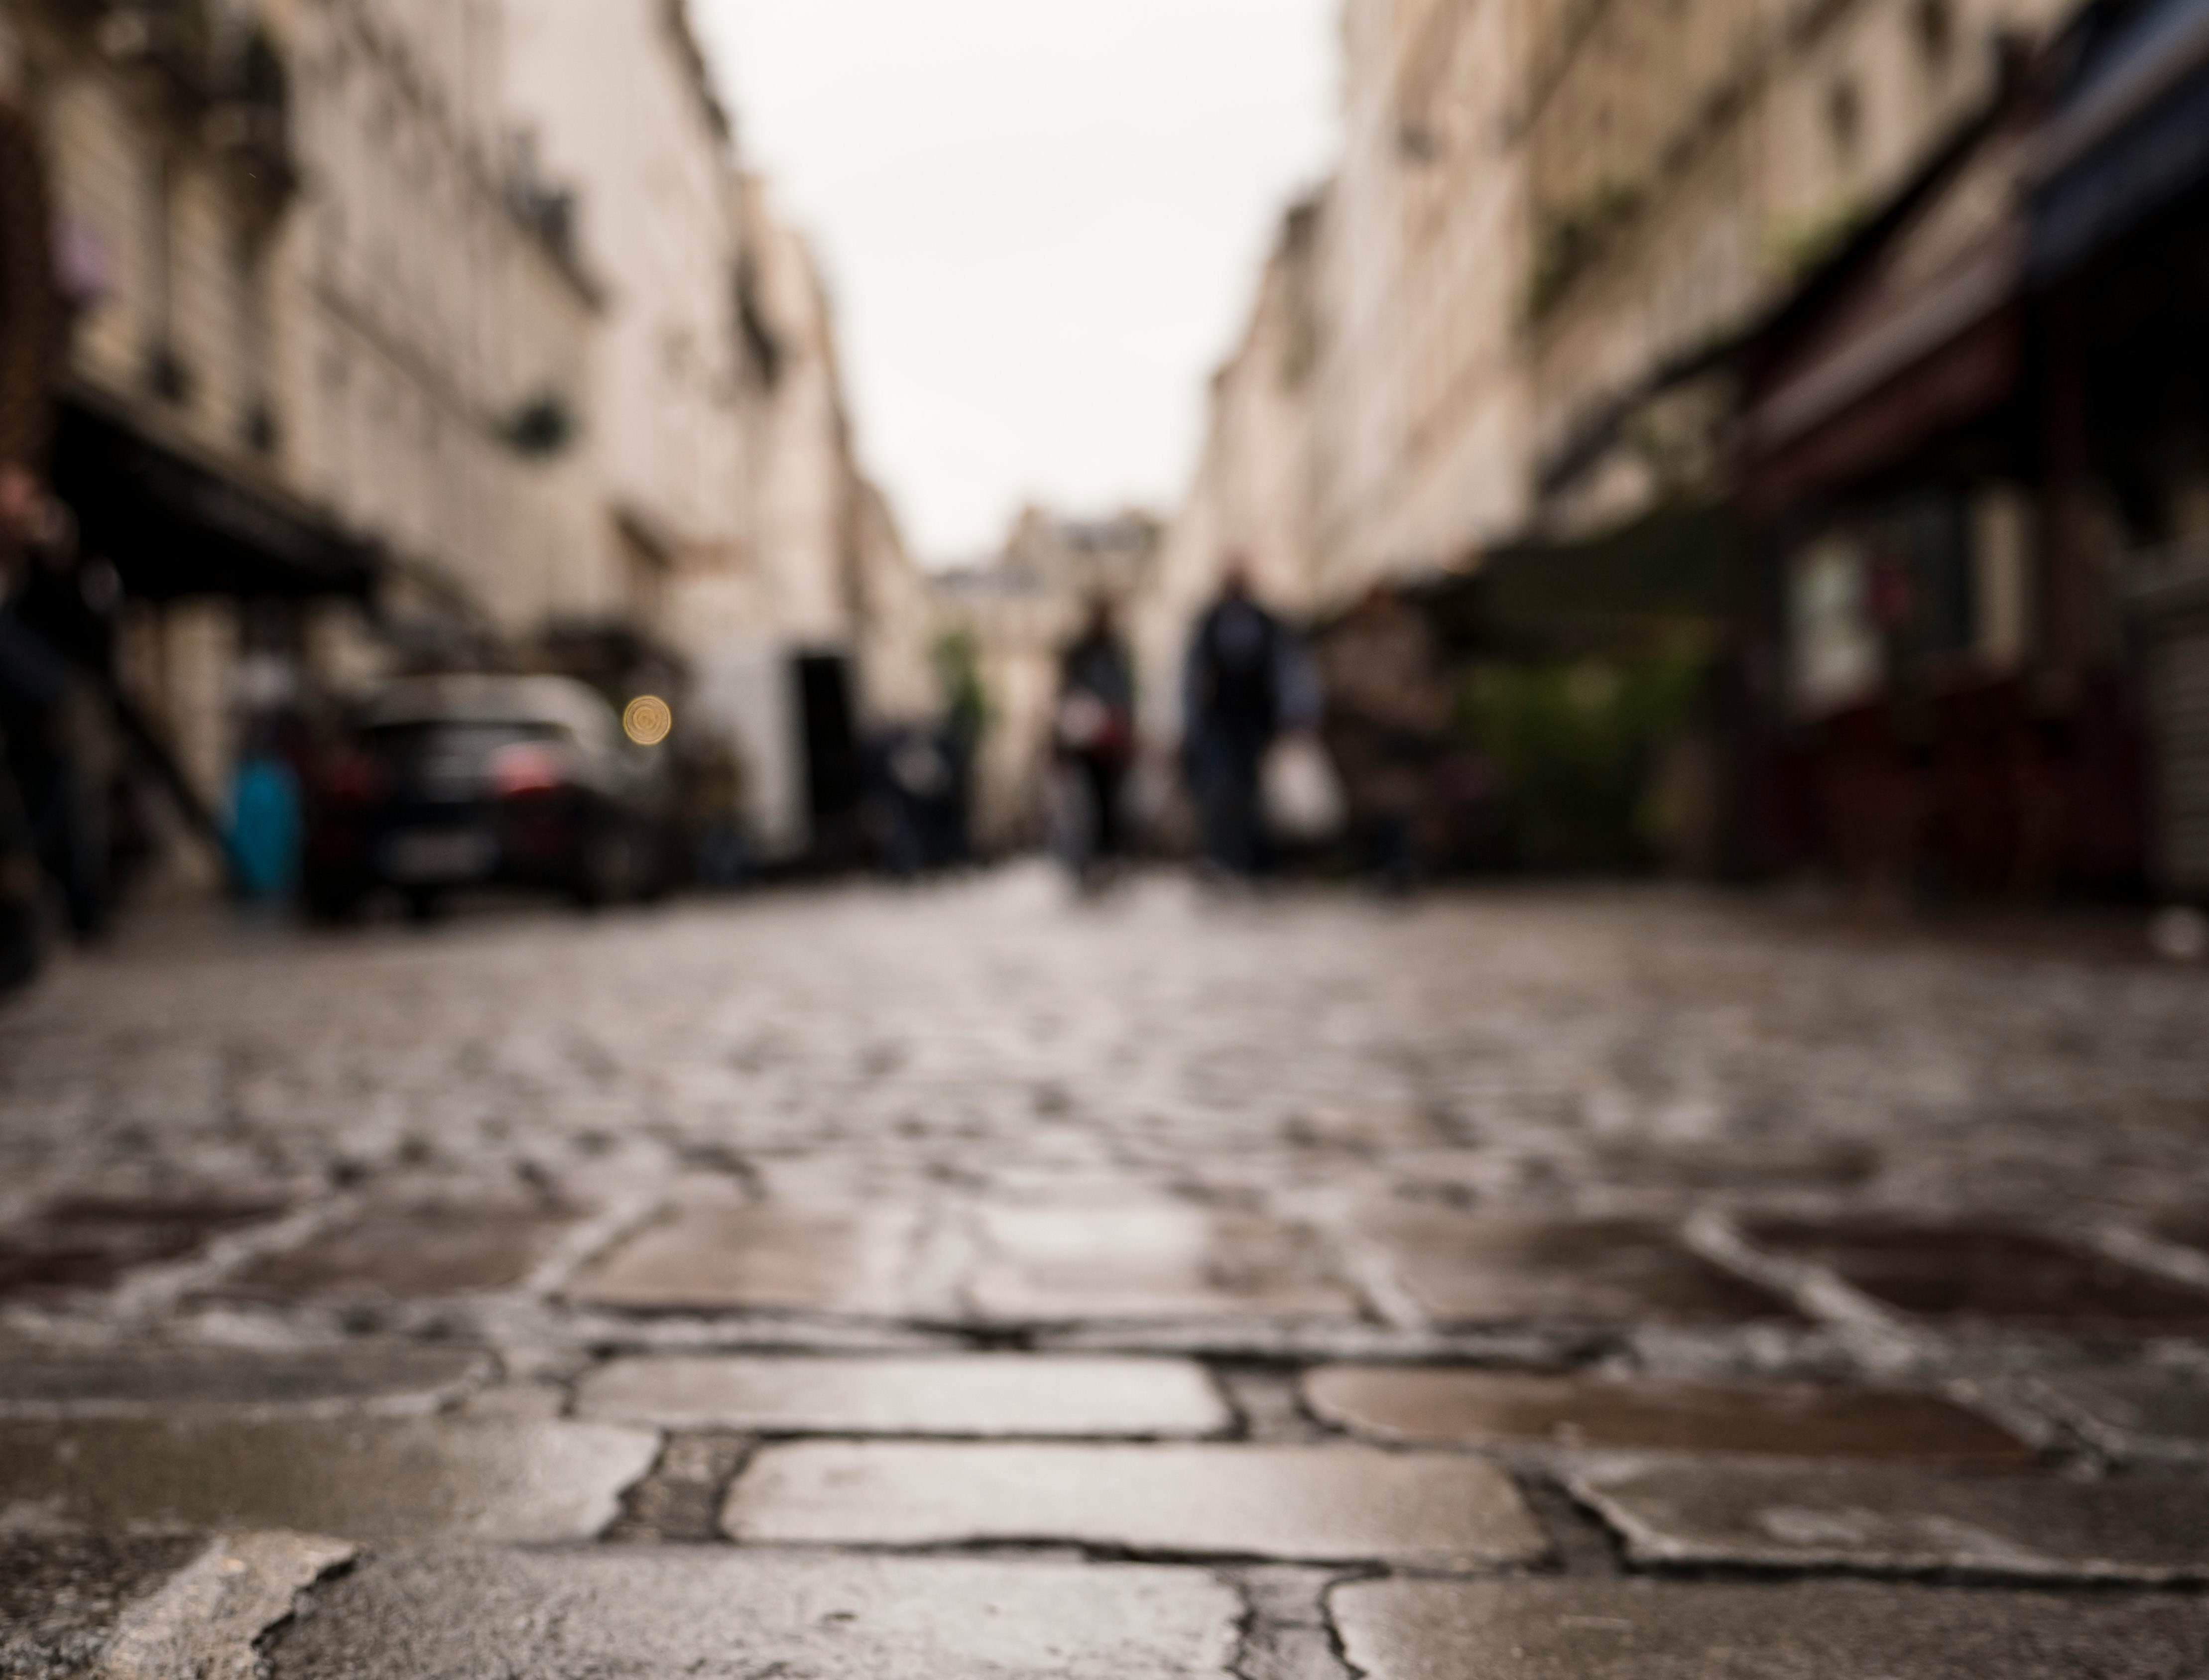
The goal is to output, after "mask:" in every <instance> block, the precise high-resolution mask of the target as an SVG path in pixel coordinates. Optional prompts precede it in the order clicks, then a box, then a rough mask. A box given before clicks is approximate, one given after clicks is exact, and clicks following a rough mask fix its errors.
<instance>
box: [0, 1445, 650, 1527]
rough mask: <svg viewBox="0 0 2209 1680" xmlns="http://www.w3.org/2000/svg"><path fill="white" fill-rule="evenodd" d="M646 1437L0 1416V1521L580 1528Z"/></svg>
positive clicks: (643, 1452)
mask: <svg viewBox="0 0 2209 1680" xmlns="http://www.w3.org/2000/svg"><path fill="white" fill-rule="evenodd" d="M658 1448H659V1438H658V1437H657V1436H654V1435H653V1434H652V1433H651V1432H650V1431H648V1430H631V1429H617V1428H614V1427H612V1426H611V1425H606V1424H546V1423H521V1422H509V1421H504V1420H502V1421H500V1422H497V1423H474V1422H469V1421H466V1420H462V1419H457V1418H281V1419H277V1418H248V1419H233V1418H217V1417H208V1416H206V1415H200V1416H196V1417H190V1418H170V1419H141V1418H87V1419H75V1420H69V1421H45V1420H14V1421H9V1422H0V1516H4V1517H6V1518H8V1519H9V1520H15V1521H18V1522H36V1523H39V1524H41V1525H44V1526H54V1527H61V1528H73V1529H92V1530H101V1531H130V1530H136V1529H152V1530H164V1529H173V1530H184V1529H196V1530H200V1531H210V1530H215V1529H228V1530H239V1529H264V1528H291V1529H298V1530H300V1531H302V1532H312V1533H319V1534H330V1535H337V1536H340V1537H343V1538H347V1539H363V1540H372V1539H383V1538H430V1537H435V1536H440V1535H447V1534H451V1535H456V1536H465V1537H469V1538H482V1539H497V1540H514V1541H549V1540H564V1539H580V1538H587V1537H588V1536H590V1535H592V1534H594V1533H596V1532H598V1531H599V1529H601V1528H603V1527H604V1526H605V1525H606V1524H607V1523H608V1522H609V1521H611V1520H612V1518H613V1517H614V1515H615V1514H616V1512H617V1509H618V1501H619V1496H620V1494H621V1490H623V1488H624V1487H626V1486H628V1485H629V1484H630V1483H631V1482H634V1481H635V1480H636V1479H637V1478H639V1477H641V1476H642V1475H643V1474H644V1473H645V1472H647V1470H649V1469H650V1468H651V1466H652V1461H653V1456H654V1454H656V1452H657V1451H658Z"/></svg>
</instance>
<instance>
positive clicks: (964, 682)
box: [930, 628, 991, 738]
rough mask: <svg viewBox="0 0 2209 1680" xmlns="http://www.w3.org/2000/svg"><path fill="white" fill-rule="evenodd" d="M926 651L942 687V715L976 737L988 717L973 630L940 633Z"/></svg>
mask: <svg viewBox="0 0 2209 1680" xmlns="http://www.w3.org/2000/svg"><path fill="white" fill-rule="evenodd" d="M930 651H931V653H932V655H933V657H934V659H935V661H936V681H937V682H938V683H941V684H942V689H943V709H944V712H945V714H946V715H947V716H948V717H949V719H950V720H951V721H952V722H953V723H954V725H956V726H958V727H959V728H960V729H962V730H964V731H965V732H966V733H967V734H968V735H970V736H972V737H974V738H979V737H980V736H981V734H982V732H983V731H984V730H985V729H987V728H988V727H989V726H990V716H991V709H990V689H989V685H988V684H987V683H984V681H983V680H982V647H981V644H980V643H979V642H978V641H976V640H975V638H974V632H973V631H972V630H970V629H964V628H960V629H949V630H946V631H944V633H943V634H942V635H939V636H938V637H936V646H935V647H934V648H933V649H931V650H930Z"/></svg>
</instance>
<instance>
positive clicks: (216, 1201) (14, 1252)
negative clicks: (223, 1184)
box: [0, 1190, 284, 1300]
mask: <svg viewBox="0 0 2209 1680" xmlns="http://www.w3.org/2000/svg"><path fill="white" fill-rule="evenodd" d="M283 1212H284V1207H283V1204H282V1203H281V1202H280V1201H278V1200H276V1199H275V1198H274V1197H270V1196H264V1195H252V1194H245V1193H240V1192H237V1191H228V1192H226V1191H221V1190H208V1191H205V1192H197V1193H184V1192H179V1193H178V1194H176V1195H93V1194H73V1195H66V1196H62V1197H59V1198H57V1199H56V1200H54V1201H50V1202H48V1203H47V1204H46V1205H45V1207H41V1208H40V1209H39V1211H38V1213H36V1214H35V1215H33V1217H32V1218H30V1219H27V1220H25V1221H23V1222H22V1223H21V1224H18V1225H13V1226H10V1227H9V1228H7V1229H5V1230H0V1299H7V1298H18V1299H33V1300H39V1299H47V1298H55V1297H59V1296H64V1295H67V1294H69V1293H70V1292H75V1291H79V1290H106V1289H112V1288H113V1287H114V1286H116V1285H117V1284H118V1283H120V1282H121V1281H122V1280H123V1277H124V1276H125V1274H128V1273H129V1272H130V1271H131V1270H133V1269H134V1268H138V1267H141V1266H154V1265H161V1264H165V1263H167V1262H174V1261H179V1260H184V1259H187V1258H189V1257H190V1256H191V1255H195V1254H197V1253H198V1252H200V1250H201V1249H203V1248H205V1247H206V1246H207V1244H208V1242H209V1241H210V1240H212V1239H213V1238H214V1237H219V1236H221V1235H222V1234H223V1233H225V1232H226V1231H235V1230H239V1229H242V1228H244V1227H245V1226H248V1225H257V1224H260V1223H262V1222H263V1221H265V1220H268V1219H275V1218H277V1217H278V1216H280V1214H281V1213H283Z"/></svg>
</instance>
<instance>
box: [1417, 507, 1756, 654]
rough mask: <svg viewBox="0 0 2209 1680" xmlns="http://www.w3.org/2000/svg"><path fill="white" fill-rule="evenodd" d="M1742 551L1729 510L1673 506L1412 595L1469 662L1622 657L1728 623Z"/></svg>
mask: <svg viewBox="0 0 2209 1680" xmlns="http://www.w3.org/2000/svg"><path fill="white" fill-rule="evenodd" d="M1739 551H1740V535H1739V533H1738V530H1737V527H1736V524H1735V520H1734V515H1733V513H1732V511H1731V510H1730V509H1729V508H1727V507H1726V506H1724V504H1721V503H1701V502H1698V503H1681V504H1672V505H1668V506H1664V507H1660V508H1657V509H1652V511H1650V512H1649V513H1646V514H1645V515H1642V516H1641V517H1640V518H1639V519H1635V520H1633V521H1629V522H1628V523H1627V524H1625V525H1622V526H1616V527H1612V528H1610V529H1609V530H1606V531H1604V532H1601V533H1597V534H1594V535H1591V536H1587V537H1583V538H1580V539H1572V540H1562V541H1550V540H1545V539H1538V538H1530V539H1527V540H1526V541H1523V542H1519V543H1514V544H1511V545H1508V546H1503V547H1499V548H1496V549H1492V550H1490V551H1489V552H1488V554H1487V555H1486V556H1485V557H1484V559H1483V561H1482V563H1481V565H1480V568H1479V569H1478V570H1477V571H1473V572H1469V573H1466V574H1463V575H1458V576H1454V577H1449V578H1444V579H1439V580H1436V581H1434V582H1431V583H1430V584H1428V585H1426V586H1425V587H1420V588H1415V589H1413V590H1411V592H1410V593H1411V594H1412V595H1413V596H1414V598H1416V599H1421V600H1424V602H1425V603H1426V605H1427V606H1428V608H1429V610H1430V611H1431V612H1432V613H1433V614H1434V616H1435V620H1436V625H1437V627H1438V628H1439V629H1440V630H1441V632H1442V638H1443V640H1444V641H1445V642H1446V643H1447V644H1448V647H1449V648H1450V650H1451V651H1452V652H1453V653H1456V654H1458V655H1460V656H1463V655H1471V654H1479V653H1487V654H1500V655H1504V656H1524V657H1536V658H1543V657H1580V656H1583V655H1587V654H1598V653H1620V652H1625V651H1629V650H1633V649H1637V648H1641V647H1648V646H1650V645H1652V643H1661V642H1663V641H1666V640H1668V639H1669V638H1670V637H1672V636H1675V635H1678V634H1679V633H1680V632H1682V630H1684V629H1697V630H1709V631H1714V630H1716V629H1718V627H1719V626H1720V625H1722V624H1724V623H1725V622H1726V620H1727V617H1728V616H1729V615H1730V613H1731V611H1733V608H1734V605H1735V602H1734V597H1733V590H1734V587H1735V564H1736V557H1737V554H1738V553H1739Z"/></svg>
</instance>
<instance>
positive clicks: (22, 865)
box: [0, 64, 66, 991]
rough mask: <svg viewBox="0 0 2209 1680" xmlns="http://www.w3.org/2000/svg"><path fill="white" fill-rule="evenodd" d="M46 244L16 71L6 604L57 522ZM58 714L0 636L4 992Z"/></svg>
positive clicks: (4, 289)
mask: <svg viewBox="0 0 2209 1680" xmlns="http://www.w3.org/2000/svg"><path fill="white" fill-rule="evenodd" d="M51 238H52V235H51V211H50V209H49V206H48V202H47V190H46V176H45V162H44V160H43V159H42V157H41V156H40V154H39V143H38V137H37V135H36V134H35V132H34V131H33V128H32V126H31V121H30V118H29V117H28V116H27V114H26V113H25V112H24V111H23V109H22V106H21V105H20V104H19V103H18V101H17V99H16V96H15V86H14V75H13V65H12V64H5V65H0V599H5V597H6V596H7V595H8V594H9V593H10V592H11V591H12V588H13V587H14V584H15V577H16V574H17V572H18V569H19V568H20V567H21V564H22V563H23V559H24V557H25V555H26V553H27V551H28V550H29V548H30V546H31V545H32V543H33V541H34V540H36V539H38V538H39V536H40V535H41V533H42V532H43V531H44V529H45V527H46V524H47V522H48V520H49V518H50V509H49V499H48V496H47V491H46V485H45V455H46V446H47V441H48V438H49V436H50V434H51V430H52V425H53V391H54V384H55V378H56V374H57V370H58V364H59V358H60V352H61V343H62V318H63V317H62V308H61V299H60V296H59V294H58V292H57V290H56V288H55V286H54V267H53V250H52V245H51ZM63 687H64V688H65V687H66V683H65V680H64V682H63ZM55 704H57V696H56V691H55V673H54V670H53V666H52V662H51V661H50V660H48V659H43V658H42V657H41V656H40V649H39V644H38V642H37V641H36V640H35V639H34V638H33V637H32V636H30V635H29V634H28V633H27V632H24V633H22V634H20V635H4V636H0V991H4V990H6V989H8V988H9V987H12V986H15V985H21V984H22V983H24V982H25V981H27V980H28V979H29V978H32V976H33V974H34V973H35V972H37V968H38V905H39V865H38V849H37V842H36V839H35V830H34V828H33V822H32V813H31V812H30V811H29V810H27V809H26V806H25V804H24V801H23V798H22V796H21V788H20V786H19V783H18V780H17V772H16V768H15V767H17V766H19V765H20V764H21V763H22V762H27V760H28V758H29V757H30V756H31V755H32V753H33V750H34V749H35V748H38V747H40V746H42V745H43V744H44V743H43V742H42V741H39V740H37V739H34V738H33V737H34V735H35V733H36V732H37V731H38V730H39V727H40V725H41V720H42V719H43V718H44V716H45V714H48V713H49V712H50V711H51V709H52V707H53V706H54V705H55Z"/></svg>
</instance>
